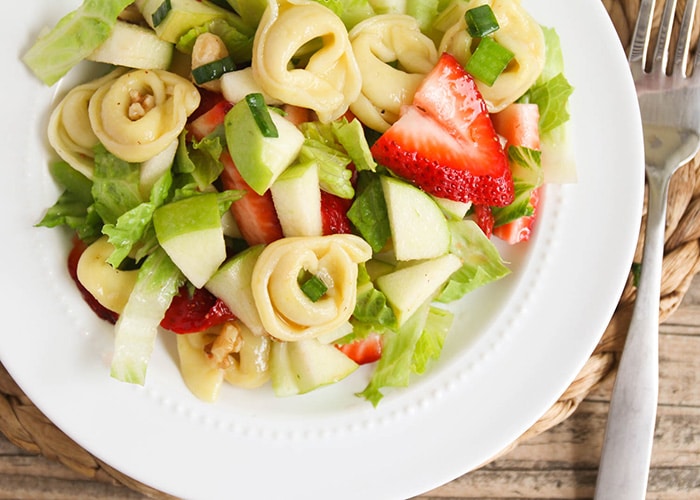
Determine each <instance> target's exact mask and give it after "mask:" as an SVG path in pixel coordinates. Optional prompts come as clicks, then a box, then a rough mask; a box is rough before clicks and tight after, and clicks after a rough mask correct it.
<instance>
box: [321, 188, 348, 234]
mask: <svg viewBox="0 0 700 500" xmlns="http://www.w3.org/2000/svg"><path fill="white" fill-rule="evenodd" d="M351 205H352V200H347V199H345V198H341V197H339V196H335V195H333V194H331V193H327V192H326V191H321V220H322V223H323V234H324V235H329V234H348V233H351V232H352V224H351V223H350V219H348V210H349V209H350V206H351Z"/></svg>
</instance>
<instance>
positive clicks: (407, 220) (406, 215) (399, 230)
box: [381, 176, 450, 261]
mask: <svg viewBox="0 0 700 500" xmlns="http://www.w3.org/2000/svg"><path fill="white" fill-rule="evenodd" d="M381 183H382V191H383V192H384V198H385V200H386V208H387V215H388V217H389V227H390V229H391V239H392V241H393V245H394V254H395V256H396V259H397V260H402V261H403V260H416V259H432V258H435V257H439V256H440V255H444V254H446V253H447V251H448V249H449V246H450V230H449V227H448V225H447V219H446V218H445V215H444V214H443V213H442V210H441V209H440V207H439V206H438V205H437V203H435V200H433V198H432V197H431V196H430V195H428V194H427V193H425V192H423V191H421V190H420V189H418V188H417V187H415V186H413V185H411V184H408V183H407V182H404V181H401V180H399V179H395V178H393V177H386V176H384V177H382V178H381Z"/></svg>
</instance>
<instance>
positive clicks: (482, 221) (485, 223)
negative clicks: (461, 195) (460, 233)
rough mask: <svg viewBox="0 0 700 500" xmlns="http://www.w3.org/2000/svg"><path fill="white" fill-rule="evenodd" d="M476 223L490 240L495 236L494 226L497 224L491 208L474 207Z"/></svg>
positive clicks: (483, 206)
mask: <svg viewBox="0 0 700 500" xmlns="http://www.w3.org/2000/svg"><path fill="white" fill-rule="evenodd" d="M474 221H475V222H476V223H477V225H478V226H479V227H480V228H481V230H482V231H483V232H484V234H485V235H486V236H487V237H488V238H490V237H491V235H492V234H493V226H494V223H495V220H494V217H493V212H492V211H491V207H489V206H487V205H474Z"/></svg>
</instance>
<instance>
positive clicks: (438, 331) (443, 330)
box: [411, 307, 454, 374]
mask: <svg viewBox="0 0 700 500" xmlns="http://www.w3.org/2000/svg"><path fill="white" fill-rule="evenodd" d="M453 322H454V314H452V313H451V312H450V311H448V310H446V309H441V308H439V307H431V308H430V310H429V311H428V320H427V321H426V323H425V329H424V330H423V333H422V334H421V336H420V338H419V339H418V343H416V350H415V352H414V353H413V366H412V367H411V369H412V370H413V371H414V372H415V373H418V374H422V373H425V370H426V369H427V368H428V365H429V363H430V362H431V361H437V360H438V359H439V358H440V354H441V353H442V346H443V345H444V343H445V338H446V337H447V334H448V333H449V331H450V328H452V323H453Z"/></svg>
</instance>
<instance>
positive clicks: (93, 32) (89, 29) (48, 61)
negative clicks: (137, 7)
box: [22, 0, 132, 85]
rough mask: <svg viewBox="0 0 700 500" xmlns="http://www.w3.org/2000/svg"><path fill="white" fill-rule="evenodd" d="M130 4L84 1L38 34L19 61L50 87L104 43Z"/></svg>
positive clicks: (110, 0) (118, 0) (121, 0)
mask: <svg viewBox="0 0 700 500" xmlns="http://www.w3.org/2000/svg"><path fill="white" fill-rule="evenodd" d="M131 3H132V0H84V2H83V4H82V5H81V6H80V7H78V8H77V9H76V10H74V11H72V12H70V13H68V14H66V15H65V16H64V17H63V18H61V19H60V20H59V21H58V23H56V25H55V26H54V27H53V28H52V29H51V30H50V31H48V32H47V33H45V34H42V35H40V36H39V38H38V39H37V40H36V42H34V45H32V46H31V47H30V48H29V50H28V51H27V52H26V53H25V55H24V56H23V57H22V60H23V61H24V62H25V64H26V65H27V66H29V68H30V69H31V70H32V72H34V74H35V75H36V76H37V77H38V78H39V79H41V81H43V82H44V83H45V84H47V85H53V84H54V83H56V82H57V81H58V80H60V79H61V78H62V77H63V76H64V75H65V74H66V73H67V72H68V71H69V70H70V69H71V68H73V66H75V65H76V64H78V63H79V62H81V61H82V60H83V59H85V58H86V57H87V56H89V55H90V54H92V53H93V52H94V51H95V49H97V48H98V47H99V46H100V45H102V43H103V42H104V41H105V40H107V38H108V37H109V35H110V34H111V32H112V28H113V27H114V25H115V24H116V22H117V17H118V16H119V14H120V13H121V11H122V10H124V9H125V8H126V7H127V6H128V5H129V4H131Z"/></svg>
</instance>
